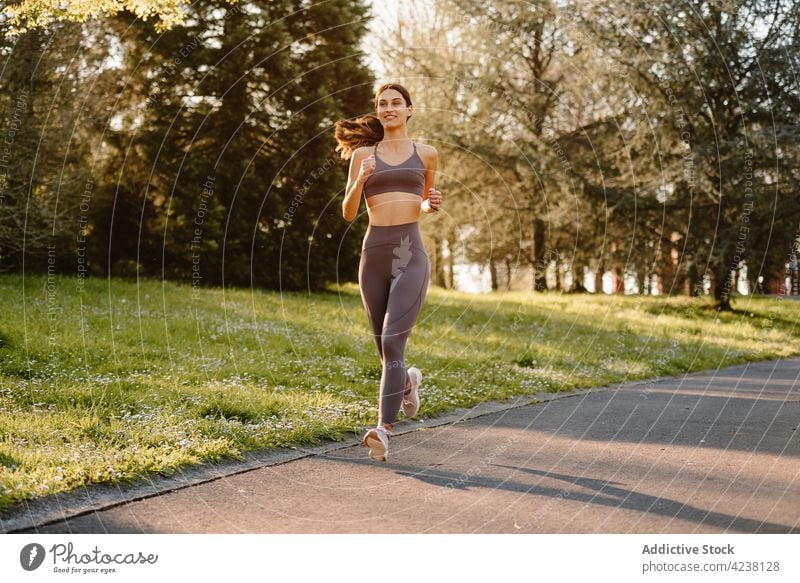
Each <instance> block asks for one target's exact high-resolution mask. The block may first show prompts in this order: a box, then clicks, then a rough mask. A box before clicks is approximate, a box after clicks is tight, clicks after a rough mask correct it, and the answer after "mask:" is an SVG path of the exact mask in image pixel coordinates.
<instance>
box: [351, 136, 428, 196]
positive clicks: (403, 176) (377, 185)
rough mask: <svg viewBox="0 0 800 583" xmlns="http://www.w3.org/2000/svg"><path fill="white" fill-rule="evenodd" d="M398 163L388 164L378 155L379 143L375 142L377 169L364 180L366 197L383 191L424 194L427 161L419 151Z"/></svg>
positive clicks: (415, 149)
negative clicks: (421, 156) (424, 160)
mask: <svg viewBox="0 0 800 583" xmlns="http://www.w3.org/2000/svg"><path fill="white" fill-rule="evenodd" d="M411 143H412V144H413V146H414V153H413V154H411V157H410V158H408V159H407V160H406V161H405V162H402V163H400V164H397V165H394V166H393V165H392V164H387V163H386V162H384V161H383V160H381V159H380V158H379V157H378V144H375V150H374V152H375V169H374V170H373V171H372V173H371V174H370V175H369V178H367V180H366V182H364V198H368V197H370V196H372V195H374V194H380V193H382V192H409V193H411V194H418V195H419V196H422V195H423V193H424V191H425V163H424V162H423V161H422V158H420V157H419V154H418V153H417V145H416V144H414V142H411Z"/></svg>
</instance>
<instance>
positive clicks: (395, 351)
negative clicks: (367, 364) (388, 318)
mask: <svg viewBox="0 0 800 583" xmlns="http://www.w3.org/2000/svg"><path fill="white" fill-rule="evenodd" d="M406 337H407V334H388V333H386V332H384V333H383V334H382V335H381V346H382V347H383V358H384V362H386V363H387V364H388V363H389V362H394V363H395V364H394V366H403V363H402V362H401V361H402V360H403V353H404V352H405V347H406Z"/></svg>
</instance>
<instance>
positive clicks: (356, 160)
mask: <svg viewBox="0 0 800 583" xmlns="http://www.w3.org/2000/svg"><path fill="white" fill-rule="evenodd" d="M366 151H367V148H358V149H357V150H356V151H355V152H353V155H352V156H351V157H350V171H349V173H348V176H347V188H345V190H344V193H345V194H344V201H343V202H342V216H343V217H344V220H346V221H352V220H353V219H355V218H356V215H357V214H358V207H359V205H360V204H361V192H362V190H363V188H364V183H365V182H366V181H367V178H369V174H365V173H363V172H362V171H361V162H362V161H363V159H364V154H365V153H366Z"/></svg>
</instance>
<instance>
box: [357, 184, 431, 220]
mask: <svg viewBox="0 0 800 583" xmlns="http://www.w3.org/2000/svg"><path fill="white" fill-rule="evenodd" d="M366 201H367V214H368V215H369V222H370V224H371V225H375V226H376V227H388V226H391V225H403V224H405V223H413V222H415V221H418V220H419V213H420V204H421V203H422V199H421V198H420V196H419V195H418V194H412V193H410V192H382V193H380V194H373V195H372V196H370V197H369V198H367V199H366Z"/></svg>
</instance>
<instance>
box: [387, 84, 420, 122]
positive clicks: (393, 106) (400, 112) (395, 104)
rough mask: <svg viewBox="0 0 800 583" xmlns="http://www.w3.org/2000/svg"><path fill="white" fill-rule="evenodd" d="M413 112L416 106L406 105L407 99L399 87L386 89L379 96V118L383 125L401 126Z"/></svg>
mask: <svg viewBox="0 0 800 583" xmlns="http://www.w3.org/2000/svg"><path fill="white" fill-rule="evenodd" d="M413 112H414V107H413V106H411V105H409V106H406V100H405V99H404V98H403V95H402V93H400V92H399V91H398V90H397V89H386V90H384V91H383V92H382V93H381V94H380V96H379V97H378V118H379V119H380V120H381V123H382V124H383V127H399V126H401V125H403V124H404V123H406V121H407V120H408V118H409V116H411V114H412V113H413Z"/></svg>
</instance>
